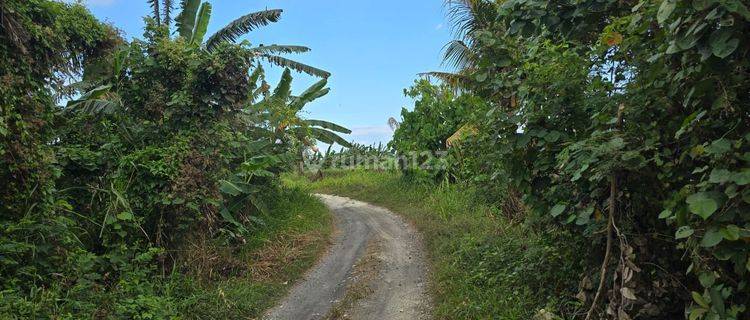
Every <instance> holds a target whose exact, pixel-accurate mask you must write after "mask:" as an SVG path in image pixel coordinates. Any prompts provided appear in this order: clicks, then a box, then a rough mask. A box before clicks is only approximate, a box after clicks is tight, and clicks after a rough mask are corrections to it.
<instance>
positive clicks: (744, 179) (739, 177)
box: [732, 169, 750, 186]
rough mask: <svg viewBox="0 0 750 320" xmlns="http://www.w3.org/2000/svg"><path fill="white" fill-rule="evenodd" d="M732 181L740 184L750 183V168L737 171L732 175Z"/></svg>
mask: <svg viewBox="0 0 750 320" xmlns="http://www.w3.org/2000/svg"><path fill="white" fill-rule="evenodd" d="M732 181H734V183H736V184H737V185H739V186H744V185H746V184H750V170H748V169H745V170H742V171H741V172H737V173H735V174H734V175H733V176H732Z"/></svg>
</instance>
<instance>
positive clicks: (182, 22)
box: [175, 0, 201, 40]
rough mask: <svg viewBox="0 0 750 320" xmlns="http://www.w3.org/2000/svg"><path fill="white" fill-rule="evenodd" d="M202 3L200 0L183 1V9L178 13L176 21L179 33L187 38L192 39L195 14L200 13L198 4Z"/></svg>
mask: <svg viewBox="0 0 750 320" xmlns="http://www.w3.org/2000/svg"><path fill="white" fill-rule="evenodd" d="M200 4H201V1H200V0H182V2H181V8H182V11H180V14H179V15H177V18H176V19H175V23H176V25H177V33H178V34H179V35H180V36H181V37H183V38H185V39H187V40H190V38H191V37H192V35H193V28H194V27H195V16H196V15H197V14H198V6H199V5H200Z"/></svg>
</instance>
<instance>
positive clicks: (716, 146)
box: [706, 138, 732, 155]
mask: <svg viewBox="0 0 750 320" xmlns="http://www.w3.org/2000/svg"><path fill="white" fill-rule="evenodd" d="M731 150H732V144H731V143H730V141H729V140H727V139H724V138H721V139H718V140H714V141H713V142H711V144H710V145H709V146H708V148H706V151H707V152H708V153H711V154H716V155H719V154H724V153H727V152H729V151H731Z"/></svg>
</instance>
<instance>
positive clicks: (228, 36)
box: [148, 0, 331, 78]
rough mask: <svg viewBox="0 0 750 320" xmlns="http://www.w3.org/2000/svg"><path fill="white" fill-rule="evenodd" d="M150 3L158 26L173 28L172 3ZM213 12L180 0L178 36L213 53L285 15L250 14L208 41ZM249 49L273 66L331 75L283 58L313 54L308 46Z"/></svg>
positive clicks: (204, 5)
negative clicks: (224, 44)
mask: <svg viewBox="0 0 750 320" xmlns="http://www.w3.org/2000/svg"><path fill="white" fill-rule="evenodd" d="M148 2H149V3H150V5H151V8H152V9H153V18H154V21H155V22H156V23H157V24H158V25H160V26H164V27H166V28H168V29H169V27H170V24H171V21H172V20H171V14H172V1H171V0H162V1H161V3H160V1H159V0H148ZM211 10H212V6H211V3H209V2H203V1H201V0H182V1H180V13H179V14H178V15H177V17H176V18H175V19H174V22H175V26H176V28H177V30H175V33H176V34H177V36H178V37H181V38H183V39H184V40H185V41H186V42H187V43H189V44H190V45H193V46H198V47H201V48H203V49H205V50H208V51H212V50H214V49H215V48H216V47H218V46H219V45H220V44H222V43H226V42H229V43H233V42H235V41H237V39H238V38H239V37H241V36H242V35H245V34H247V33H249V32H250V31H253V30H255V29H257V28H259V27H262V26H266V25H268V24H270V23H273V22H277V21H279V19H280V18H281V13H282V12H283V10H281V9H269V10H262V11H258V12H253V13H249V14H246V15H244V16H242V17H240V18H238V19H236V20H234V21H232V22H230V23H229V24H227V25H226V26H224V27H223V28H221V29H219V31H216V33H214V34H213V35H211V36H210V37H208V39H207V40H205V41H204V38H205V36H206V32H207V30H208V22H209V20H210V19H211ZM248 50H249V51H250V52H251V53H253V54H254V55H255V57H257V58H258V59H262V60H264V61H266V62H269V63H271V64H273V65H277V66H281V67H285V68H290V69H293V70H295V71H297V72H303V73H306V74H309V75H313V76H316V77H321V78H328V77H329V76H330V75H331V74H330V73H328V72H326V71H324V70H321V69H318V68H315V67H312V66H309V65H306V64H304V63H300V62H297V61H294V60H291V59H287V58H284V57H282V56H280V55H279V54H290V53H304V52H308V51H310V48H307V47H304V46H297V45H268V46H264V45H260V46H255V47H249V48H248Z"/></svg>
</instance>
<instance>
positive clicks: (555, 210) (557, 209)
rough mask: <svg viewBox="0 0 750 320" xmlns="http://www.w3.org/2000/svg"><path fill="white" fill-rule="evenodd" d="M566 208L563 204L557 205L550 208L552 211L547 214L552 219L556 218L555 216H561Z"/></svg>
mask: <svg viewBox="0 0 750 320" xmlns="http://www.w3.org/2000/svg"><path fill="white" fill-rule="evenodd" d="M566 207H567V206H566V205H564V204H557V205H555V206H554V207H552V210H550V212H549V213H550V214H551V215H552V216H553V217H557V216H559V215H561V214H562V213H563V212H564V211H565V208H566Z"/></svg>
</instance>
